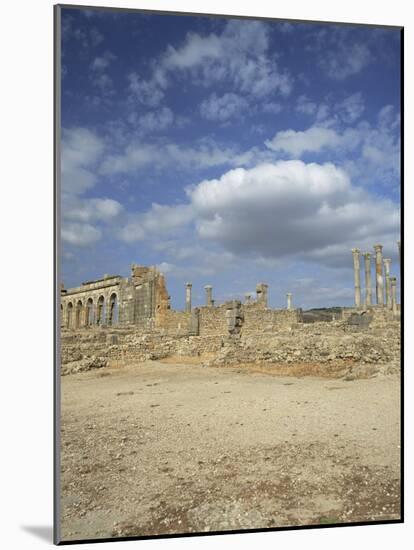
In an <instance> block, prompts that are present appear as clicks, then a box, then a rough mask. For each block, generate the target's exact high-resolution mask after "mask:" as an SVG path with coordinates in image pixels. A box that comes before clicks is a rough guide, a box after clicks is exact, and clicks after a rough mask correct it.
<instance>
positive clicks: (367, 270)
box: [363, 252, 372, 307]
mask: <svg viewBox="0 0 414 550" xmlns="http://www.w3.org/2000/svg"><path fill="white" fill-rule="evenodd" d="M363 256H364V260H365V307H369V306H372V288H371V254H370V253H369V252H365V254H363Z"/></svg>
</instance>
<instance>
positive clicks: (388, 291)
mask: <svg viewBox="0 0 414 550" xmlns="http://www.w3.org/2000/svg"><path fill="white" fill-rule="evenodd" d="M383 262H384V271H385V303H386V304H387V307H388V308H389V309H391V308H392V303H391V281H390V268H391V260H390V259H389V258H384V260H383Z"/></svg>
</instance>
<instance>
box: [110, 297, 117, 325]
mask: <svg viewBox="0 0 414 550" xmlns="http://www.w3.org/2000/svg"><path fill="white" fill-rule="evenodd" d="M117 323H118V297H117V295H116V294H115V292H114V293H113V294H111V297H110V298H109V315H108V324H109V325H116V324H117Z"/></svg>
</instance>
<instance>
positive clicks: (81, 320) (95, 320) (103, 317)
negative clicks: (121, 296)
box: [61, 292, 119, 329]
mask: <svg viewBox="0 0 414 550" xmlns="http://www.w3.org/2000/svg"><path fill="white" fill-rule="evenodd" d="M65 309H66V311H64V308H63V305H61V315H62V325H63V326H65V327H66V328H74V329H76V328H81V327H91V326H102V325H116V324H118V322H119V301H118V296H117V294H116V293H115V292H114V293H112V294H111V295H110V297H109V300H105V297H104V296H100V297H99V298H98V300H97V301H96V303H94V300H93V298H88V299H85V300H84V301H82V300H81V299H79V300H74V301H69V302H68V303H67V305H66V308H65Z"/></svg>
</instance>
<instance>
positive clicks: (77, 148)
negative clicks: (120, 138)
mask: <svg viewBox="0 0 414 550" xmlns="http://www.w3.org/2000/svg"><path fill="white" fill-rule="evenodd" d="M103 150H104V143H103V141H102V140H101V139H100V138H99V137H98V136H96V135H95V134H94V133H93V132H91V131H90V130H87V129H86V128H77V127H75V128H70V129H65V128H64V129H62V144H61V176H62V189H63V191H65V192H68V193H71V194H76V193H82V192H84V191H85V190H86V189H89V188H91V187H93V186H94V184H95V181H96V176H95V173H94V171H93V170H92V169H91V168H92V166H93V165H94V164H95V163H96V161H97V160H98V159H99V157H100V155H101V154H102V152H103Z"/></svg>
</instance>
